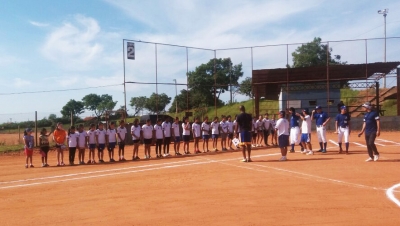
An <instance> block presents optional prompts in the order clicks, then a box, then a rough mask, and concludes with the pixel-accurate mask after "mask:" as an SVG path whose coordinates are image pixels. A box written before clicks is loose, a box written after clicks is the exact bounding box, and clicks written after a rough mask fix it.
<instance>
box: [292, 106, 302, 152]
mask: <svg viewBox="0 0 400 226" xmlns="http://www.w3.org/2000/svg"><path fill="white" fill-rule="evenodd" d="M289 114H290V146H291V149H290V152H292V153H293V152H294V146H295V145H297V144H299V145H300V147H301V151H304V149H303V146H302V145H301V143H300V127H299V120H300V116H298V115H297V114H296V110H295V109H294V108H293V107H291V108H289Z"/></svg>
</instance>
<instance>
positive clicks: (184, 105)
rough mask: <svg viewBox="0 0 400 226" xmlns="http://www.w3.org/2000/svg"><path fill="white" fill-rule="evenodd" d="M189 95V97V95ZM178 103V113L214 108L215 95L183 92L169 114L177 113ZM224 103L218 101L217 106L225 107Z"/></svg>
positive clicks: (174, 101)
mask: <svg viewBox="0 0 400 226" xmlns="http://www.w3.org/2000/svg"><path fill="white" fill-rule="evenodd" d="M188 94H189V95H188ZM176 101H178V112H181V111H186V110H187V109H194V108H199V107H204V106H214V94H213V93H211V92H206V93H202V92H200V91H198V90H189V91H187V90H185V89H183V90H181V93H180V94H178V96H176V97H175V98H174V100H173V102H172V104H171V107H170V108H169V109H168V112H170V113H174V112H176ZM223 105H224V103H223V101H221V100H220V99H217V106H223Z"/></svg>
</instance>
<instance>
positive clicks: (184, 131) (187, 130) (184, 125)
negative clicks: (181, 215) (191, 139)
mask: <svg viewBox="0 0 400 226" xmlns="http://www.w3.org/2000/svg"><path fill="white" fill-rule="evenodd" d="M188 124H189V125H188V127H187V129H185V127H186V124H185V123H182V129H183V132H182V135H183V136H187V135H190V123H188Z"/></svg>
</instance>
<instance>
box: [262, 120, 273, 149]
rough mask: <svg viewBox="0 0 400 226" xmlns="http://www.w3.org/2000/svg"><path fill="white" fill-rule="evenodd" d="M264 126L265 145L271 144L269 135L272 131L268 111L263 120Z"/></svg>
mask: <svg viewBox="0 0 400 226" xmlns="http://www.w3.org/2000/svg"><path fill="white" fill-rule="evenodd" d="M262 122H263V127H264V144H265V146H269V144H268V136H269V133H270V131H271V121H270V120H269V118H268V113H265V115H264V119H263V120H262Z"/></svg>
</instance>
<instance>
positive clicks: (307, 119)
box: [301, 115, 311, 134]
mask: <svg viewBox="0 0 400 226" xmlns="http://www.w3.org/2000/svg"><path fill="white" fill-rule="evenodd" d="M301 133H307V134H308V133H311V116H310V115H306V116H304V120H303V123H302V124H301Z"/></svg>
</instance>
